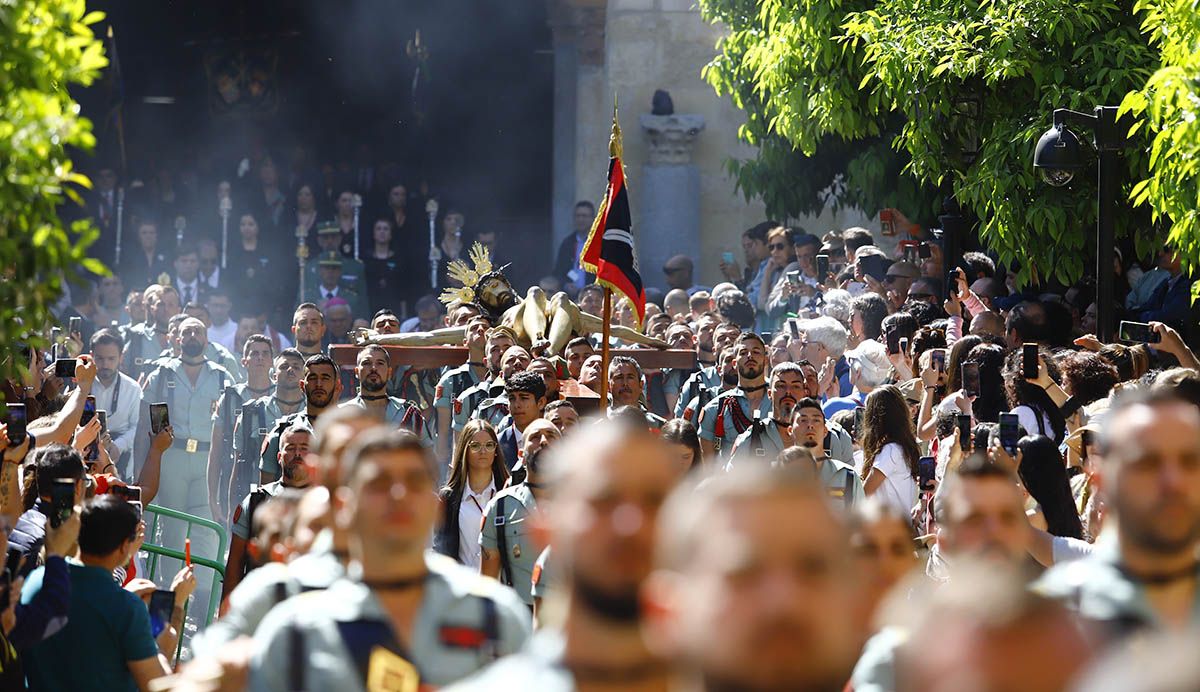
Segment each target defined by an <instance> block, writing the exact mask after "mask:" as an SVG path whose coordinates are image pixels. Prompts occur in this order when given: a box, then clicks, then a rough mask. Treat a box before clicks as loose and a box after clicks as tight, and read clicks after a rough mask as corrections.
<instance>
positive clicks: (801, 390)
mask: <svg viewBox="0 0 1200 692" xmlns="http://www.w3.org/2000/svg"><path fill="white" fill-rule="evenodd" d="M767 395H768V396H769V397H770V398H771V417H770V418H769V419H767V420H763V419H761V418H759V419H756V420H755V421H754V422H753V423H752V424H751V425H750V427H749V428H747V429H746V430H745V431H744V432H742V434H740V435H738V436H737V439H736V440H734V441H733V449H732V450H730V452H729V466H732V465H733V464H734V463H735V462H736V463H741V462H742V461H743V458H746V460H748V461H752V460H753V459H754V458H758V459H762V460H764V461H767V462H770V461H771V460H772V459H774V458H775V457H776V456H778V455H779V453H780V452H782V451H783V450H784V448H786V447H791V446H792V445H793V444H799V443H798V442H793V441H792V413H793V412H794V411H795V410H796V402H797V401H800V400H801V399H803V398H805V396H806V395H807V385H806V384H805V381H804V371H803V370H801V369H800V366H799V365H796V364H795V363H780V364H779V365H777V366H775V369H774V370H772V371H771V384H770V387H768V389H767ZM729 466H727V467H726V468H728V467H729Z"/></svg>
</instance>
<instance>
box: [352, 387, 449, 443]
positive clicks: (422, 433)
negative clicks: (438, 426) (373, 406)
mask: <svg viewBox="0 0 1200 692" xmlns="http://www.w3.org/2000/svg"><path fill="white" fill-rule="evenodd" d="M351 406H354V407H357V408H361V409H363V410H366V409H367V402H365V401H363V398H362V395H361V394H359V395H358V396H356V397H354V398H353V399H351V400H349V401H346V402H344V403H342V404H339V405H338V408H348V407H351ZM383 420H384V422H387V423H392V424H394V425H395V426H396V427H397V428H403V429H404V430H407V431H409V432H411V433H413V434H414V435H416V436H417V437H419V438H421V444H423V445H425V446H426V447H432V446H433V434H432V433H431V432H430V431H429V426H428V425H426V424H425V416H422V415H421V412H420V411H419V410H418V409H417V407H416V406H414V405H413V404H412V403H410V402H408V401H406V400H404V399H400V398H397V397H394V396H390V397H388V403H387V408H386V409H385V410H384V415H383Z"/></svg>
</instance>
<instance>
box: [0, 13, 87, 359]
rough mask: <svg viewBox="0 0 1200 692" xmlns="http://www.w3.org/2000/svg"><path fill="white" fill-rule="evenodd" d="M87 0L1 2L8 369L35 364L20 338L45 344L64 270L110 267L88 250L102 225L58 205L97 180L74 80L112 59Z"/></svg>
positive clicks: (1, 189) (0, 299) (1, 324)
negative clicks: (83, 163)
mask: <svg viewBox="0 0 1200 692" xmlns="http://www.w3.org/2000/svg"><path fill="white" fill-rule="evenodd" d="M85 10H86V8H85V5H84V0H0V113H3V114H4V116H3V117H2V118H0V270H2V271H3V275H2V276H0V377H6V378H7V377H13V376H15V375H17V374H18V373H19V371H20V370H22V369H23V368H24V366H25V365H26V364H24V363H20V362H19V361H20V360H21V359H20V358H19V357H17V355H18V353H17V348H18V345H19V344H20V343H22V342H24V343H32V344H34V345H36V346H38V347H44V346H45V345H46V339H45V338H44V337H43V336H41V335H40V333H41V332H43V331H44V326H45V325H47V324H50V323H51V322H52V321H53V317H52V315H51V313H50V308H51V306H52V305H54V303H55V302H56V301H57V300H58V299H59V297H60V296H61V295H62V290H63V280H64V279H63V274H64V272H68V271H71V272H73V271H74V270H76V269H77V268H79V267H83V268H86V269H88V270H89V271H93V272H103V271H104V267H103V266H102V265H100V264H99V263H98V262H95V261H94V260H91V259H87V258H86V257H85V255H84V250H85V248H86V247H87V246H88V245H89V244H90V243H91V242H92V241H93V240H95V238H96V236H97V231H96V230H95V229H94V228H93V227H90V226H88V225H87V224H85V223H82V222H80V223H76V224H75V225H74V227H73V228H72V229H71V230H67V229H65V228H64V227H63V223H62V221H61V219H60V218H59V214H58V209H59V205H61V204H63V203H64V202H65V201H67V200H68V199H73V200H74V201H78V195H77V193H75V192H74V190H72V189H71V188H70V187H69V186H70V185H79V186H83V187H87V186H89V183H88V180H87V179H86V178H85V177H83V176H82V175H80V174H79V173H77V172H75V170H74V169H73V167H72V165H71V160H70V158H69V156H68V147H73V148H78V149H82V150H86V149H90V148H91V147H92V146H93V144H94V137H93V136H92V133H91V123H90V122H88V120H87V119H86V118H83V117H82V116H80V114H79V105H78V104H77V103H76V102H75V101H74V99H72V98H71V95H70V94H69V93H68V88H69V87H71V86H74V85H79V86H86V85H88V84H91V83H92V81H93V80H94V79H95V78H96V76H97V75H98V74H99V73H100V70H101V69H102V68H103V67H104V66H105V65H106V64H107V60H106V58H105V57H104V50H103V45H102V43H101V42H100V41H99V40H97V39H96V38H95V37H94V36H93V33H92V29H91V26H92V25H94V24H95V23H96V22H98V21H100V19H102V18H103V15H102V14H101V13H99V12H91V13H86V11H85Z"/></svg>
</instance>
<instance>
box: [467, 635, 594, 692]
mask: <svg viewBox="0 0 1200 692" xmlns="http://www.w3.org/2000/svg"><path fill="white" fill-rule="evenodd" d="M566 650H567V643H566V640H565V639H563V636H562V633H561V632H559V631H557V630H552V629H545V628H543V629H539V630H538V631H537V634H535V635H533V637H532V638H531V639H530V640H529V643H528V644H526V645H525V648H523V649H521V650H520V651H518V652H517V653H515V654H513V655H512V656H505V657H504V658H502V659H500V660H499V661H496V663H495V665H491V666H488V667H487V668H485V669H483V670H482V671H480V672H478V673H476V674H475V675H472V676H471V677H469V678H467V679H466V680H463V681H462V682H460V683H457V684H455V685H452V686H450V687H447V688H446V692H500V691H501V690H537V692H575V690H576V689H578V688H577V687H576V685H575V676H574V675H572V674H571V671H570V669H568V668H567V666H566V665H565V661H564V658H565V656H566Z"/></svg>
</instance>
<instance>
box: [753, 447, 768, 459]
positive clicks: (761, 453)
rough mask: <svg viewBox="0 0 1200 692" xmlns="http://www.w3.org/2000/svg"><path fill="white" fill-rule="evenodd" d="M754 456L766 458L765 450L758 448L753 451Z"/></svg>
mask: <svg viewBox="0 0 1200 692" xmlns="http://www.w3.org/2000/svg"><path fill="white" fill-rule="evenodd" d="M754 456H756V457H765V456H767V450H765V449H763V448H762V447H759V448H758V449H756V450H754Z"/></svg>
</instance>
